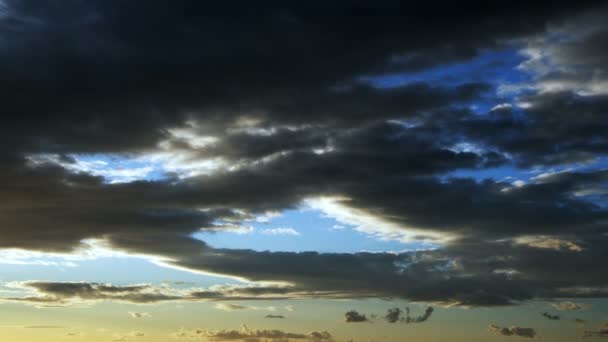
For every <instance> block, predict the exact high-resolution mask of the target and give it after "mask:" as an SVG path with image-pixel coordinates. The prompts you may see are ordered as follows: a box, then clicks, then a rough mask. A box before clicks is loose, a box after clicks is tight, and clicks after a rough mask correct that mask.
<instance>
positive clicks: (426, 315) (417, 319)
mask: <svg viewBox="0 0 608 342" xmlns="http://www.w3.org/2000/svg"><path fill="white" fill-rule="evenodd" d="M434 310H435V309H433V307H432V306H429V307H427V308H426V309H425V310H424V313H423V314H422V315H420V316H417V317H410V308H405V323H422V322H426V321H427V320H428V319H429V318H431V315H432V314H433V311H434Z"/></svg>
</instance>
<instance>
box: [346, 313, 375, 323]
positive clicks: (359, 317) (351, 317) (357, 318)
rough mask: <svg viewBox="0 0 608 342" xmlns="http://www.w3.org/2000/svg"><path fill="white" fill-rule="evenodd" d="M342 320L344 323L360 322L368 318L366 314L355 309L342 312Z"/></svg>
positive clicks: (366, 320)
mask: <svg viewBox="0 0 608 342" xmlns="http://www.w3.org/2000/svg"><path fill="white" fill-rule="evenodd" d="M344 322H346V323H360V322H369V319H368V318H367V316H366V315H364V314H360V313H359V312H357V311H355V310H350V311H348V312H346V313H345V314H344Z"/></svg>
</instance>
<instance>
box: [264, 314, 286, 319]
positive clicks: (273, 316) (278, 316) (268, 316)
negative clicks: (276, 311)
mask: <svg viewBox="0 0 608 342" xmlns="http://www.w3.org/2000/svg"><path fill="white" fill-rule="evenodd" d="M264 318H277V319H284V318H285V316H283V315H266V316H264Z"/></svg>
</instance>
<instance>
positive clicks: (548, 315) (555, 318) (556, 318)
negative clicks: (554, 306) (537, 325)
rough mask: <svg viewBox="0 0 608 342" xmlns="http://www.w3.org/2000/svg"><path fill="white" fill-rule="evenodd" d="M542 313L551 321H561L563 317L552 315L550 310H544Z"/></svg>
mask: <svg viewBox="0 0 608 342" xmlns="http://www.w3.org/2000/svg"><path fill="white" fill-rule="evenodd" d="M541 315H542V316H543V317H545V318H546V319H548V320H551V321H559V320H560V319H561V317H560V316H559V315H552V314H550V313H548V312H543V313H542V314H541Z"/></svg>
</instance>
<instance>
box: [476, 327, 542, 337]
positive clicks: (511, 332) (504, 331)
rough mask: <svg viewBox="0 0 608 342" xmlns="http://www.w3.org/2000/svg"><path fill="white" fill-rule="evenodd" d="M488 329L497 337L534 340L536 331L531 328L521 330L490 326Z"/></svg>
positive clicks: (518, 328)
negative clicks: (516, 337)
mask: <svg viewBox="0 0 608 342" xmlns="http://www.w3.org/2000/svg"><path fill="white" fill-rule="evenodd" d="M488 329H489V330H490V331H491V332H493V333H495V334H496V335H499V336H518V337H527V338H534V337H535V336H536V330H534V329H533V328H522V327H518V326H512V327H510V328H506V327H500V326H498V325H495V324H491V325H490V326H489V327H488Z"/></svg>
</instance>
